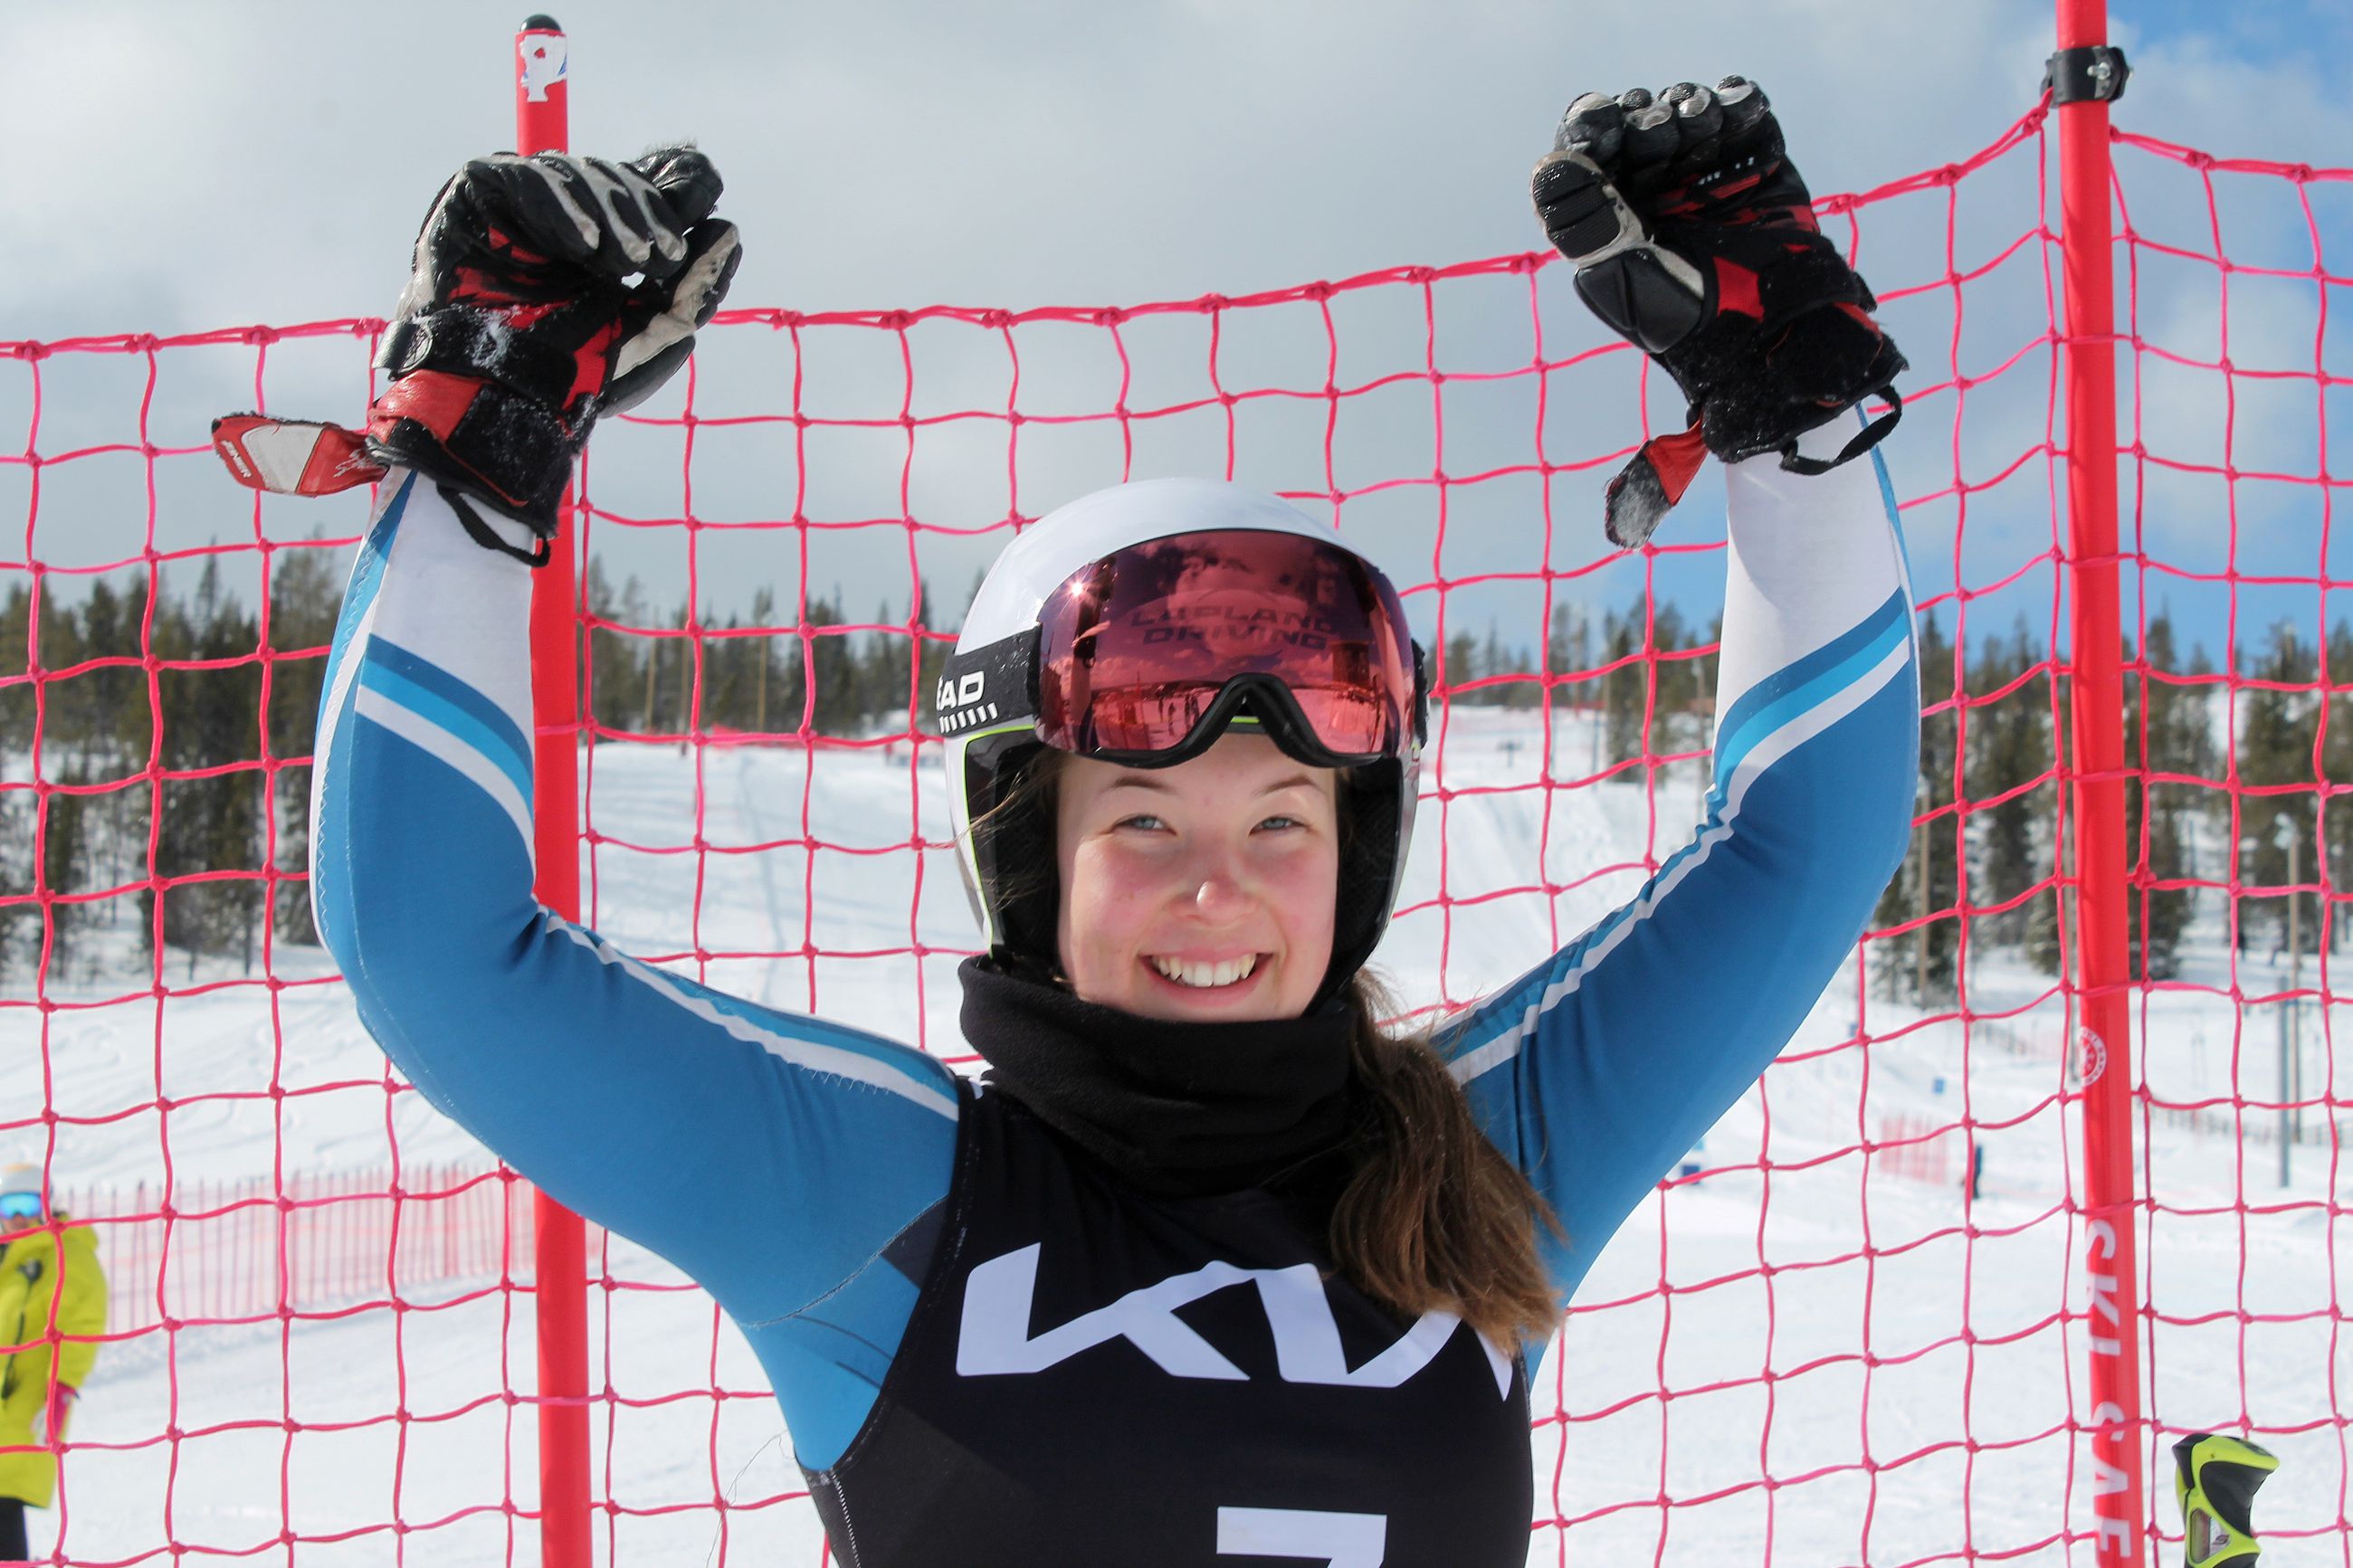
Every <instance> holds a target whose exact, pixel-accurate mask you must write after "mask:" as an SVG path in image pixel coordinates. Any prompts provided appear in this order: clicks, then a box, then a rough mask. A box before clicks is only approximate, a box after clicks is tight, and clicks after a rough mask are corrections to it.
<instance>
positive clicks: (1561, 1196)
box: [1437, 428, 1920, 1300]
mask: <svg viewBox="0 0 2353 1568" xmlns="http://www.w3.org/2000/svg"><path fill="white" fill-rule="evenodd" d="M1845 434H1846V431H1845V430H1844V429H1843V428H1838V429H1835V430H1828V429H1826V430H1824V431H1820V432H1815V433H1814V434H1813V435H1811V436H1810V437H1808V442H1809V443H1810V445H1809V446H1808V448H1807V449H1808V451H1809V453H1810V454H1811V453H1812V452H1813V451H1814V449H1815V447H1816V446H1818V445H1820V444H1821V443H1824V442H1827V443H1828V446H1829V447H1830V448H1831V449H1834V448H1835V447H1836V446H1837V444H1838V442H1839V440H1840V439H1842V438H1843V437H1844V436H1845ZM1725 485H1726V489H1727V492H1728V497H1729V501H1730V513H1731V515H1730V520H1729V527H1730V544H1729V547H1728V549H1727V552H1726V554H1727V557H1728V576H1727V581H1726V583H1725V612H1724V642H1723V657H1722V660H1721V665H1720V668H1721V674H1720V676H1719V685H1718V689H1717V693H1716V709H1715V712H1716V726H1715V778H1714V783H1713V785H1712V787H1711V788H1710V790H1709V792H1708V795H1707V799H1706V805H1705V812H1704V818H1703V820H1702V822H1701V824H1700V826H1699V829H1698V832H1697V834H1696V836H1695V837H1694V838H1693V839H1692V840H1691V842H1690V843H1688V844H1685V845H1684V846H1683V847H1681V848H1679V849H1678V850H1676V851H1675V853H1674V854H1672V856H1670V857H1669V858H1667V860H1666V861H1665V862H1664V863H1663V864H1662V865H1661V866H1660V868H1658V871H1657V872H1656V874H1654V875H1653V876H1652V877H1651V879H1650V880H1649V881H1648V882H1646V883H1645V884H1644V885H1643V887H1642V888H1641V890H1640V891H1639V892H1638V893H1637V894H1636V895H1635V896H1634V898H1633V899H1632V900H1631V901H1630V902H1628V903H1627V904H1626V905H1624V906H1623V907H1622V908H1620V909H1619V910H1615V911H1614V912H1612V913H1611V914H1609V916H1608V917H1606V918H1605V919H1603V920H1602V921H1600V922H1599V923H1598V924H1597V925H1595V926H1594V927H1593V929H1592V930H1590V931H1587V932H1586V933H1585V934H1584V935H1583V936H1581V937H1579V938H1578V939H1577V941H1576V942H1572V943H1571V944H1570V945H1569V946H1568V947H1567V948H1565V949H1563V950H1562V951H1561V952H1558V953H1556V954H1555V955H1554V956H1553V957H1552V958H1551V959H1550V960H1548V961H1547V962H1546V963H1543V964H1541V965H1539V966H1538V967H1537V968H1535V970H1533V971H1531V972H1530V973H1527V974H1526V975H1525V976H1523V977H1522V978H1521V979H1520V980H1519V981H1517V982H1516V983H1515V984H1513V985H1511V986H1509V987H1508V988H1506V989H1505V990H1504V991H1503V992H1502V993H1501V994H1497V995H1495V996H1493V997H1491V998H1489V999H1488V1000H1487V1001H1486V1002H1485V1003H1483V1004H1482V1005H1480V1006H1478V1007H1477V1008H1475V1009H1472V1010H1471V1011H1469V1012H1467V1013H1465V1014H1463V1015H1461V1016H1459V1017H1457V1018H1455V1019H1453V1020H1451V1021H1450V1022H1449V1023H1448V1025H1447V1026H1444V1027H1443V1028H1442V1029H1441V1030H1440V1033H1439V1036H1438V1039H1437V1045H1438V1047H1439V1050H1440V1054H1441V1055H1443V1056H1444V1057H1446V1058H1447V1059H1448V1061H1449V1063H1450V1066H1451V1069H1452V1071H1453V1073H1454V1076H1455V1079H1456V1080H1457V1081H1459V1082H1461V1084H1462V1085H1463V1088H1464V1090H1465V1092H1466V1093H1468V1095H1469V1096H1470V1099H1471V1102H1472V1110H1473V1112H1474V1113H1475V1114H1476V1115H1477V1116H1478V1118H1479V1120H1480V1123H1481V1125H1482V1127H1484V1128H1485V1129H1486V1131H1487V1133H1488V1136H1489V1137H1491V1138H1492V1139H1493V1140H1494V1141H1495V1142H1496V1144H1497V1146H1498V1147H1500V1148H1501V1149H1503V1150H1504V1152H1506V1153H1507V1154H1509V1155H1511V1156H1512V1157H1513V1158H1514V1160H1515V1161H1516V1163H1518V1164H1519V1166H1520V1168H1521V1169H1522V1170H1523V1171H1525V1172H1526V1173H1527V1174H1528V1177H1529V1179H1530V1181H1531V1182H1533V1183H1534V1184H1535V1187H1536V1190H1537V1191H1538V1192H1539V1193H1540V1194H1543V1196H1544V1197H1545V1198H1546V1200H1547V1201H1548V1202H1550V1204H1551V1205H1552V1206H1553V1210H1554V1213H1555V1214H1556V1216H1557V1217H1558V1218H1559V1220H1560V1223H1561V1226H1562V1229H1563V1231H1564V1232H1565V1233H1566V1240H1565V1241H1562V1242H1556V1243H1548V1244H1547V1247H1546V1264H1547V1267H1548V1268H1549V1269H1550V1271H1551V1274H1552V1277H1553V1279H1554V1282H1555V1285H1556V1288H1557V1289H1558V1290H1559V1292H1560V1294H1561V1296H1562V1298H1563V1299H1564V1300H1566V1299H1567V1297H1568V1296H1569V1295H1570V1294H1572V1293H1573V1292H1574V1291H1575V1289H1577V1284H1578V1282H1579V1281H1580V1280H1582V1279H1584V1278H1585V1274H1586V1271H1587V1270H1588V1268H1591V1267H1592V1265H1593V1260H1594V1258H1596V1257H1597V1256H1599V1253H1600V1251H1601V1248H1602V1247H1603V1246H1604V1245H1605V1244H1606V1243H1607V1242H1608V1241H1609V1237H1610V1236H1611V1235H1612V1234H1613V1233H1614V1232H1615V1231H1616V1230H1617V1228H1618V1226H1620V1224H1621V1223H1623V1221H1624V1220H1625V1218H1626V1215H1628V1214H1629V1213H1630V1212H1631V1211H1632V1209H1633V1207H1634V1205H1636V1204H1638V1203H1640V1202H1641V1200H1642V1197H1643V1194H1646V1193H1648V1192H1649V1191H1650V1190H1651V1187H1652V1186H1653V1185H1655V1184H1657V1182H1658V1180H1659V1178H1660V1177H1661V1176H1662V1174H1664V1173H1666V1172H1667V1171H1668V1170H1670V1169H1671V1168H1672V1166H1673V1164H1674V1163H1675V1161H1676V1160H1678V1159H1679V1158H1681V1157H1682V1155H1683V1153H1684V1152H1686V1151H1687V1150H1689V1149H1690V1148H1691V1146H1692V1145H1693V1144H1694V1142H1697V1141H1698V1139H1699V1137H1700V1136H1701V1134H1703V1133H1704V1132H1705V1131H1707V1129H1708V1128H1709V1127H1711V1126H1713V1125H1714V1124H1715V1121H1716V1120H1717V1118H1719V1117H1720V1116H1722V1115H1723V1114H1724V1112H1725V1110H1726V1109H1728V1108H1729V1107H1730V1106H1731V1104H1732V1103H1733V1101H1735V1100H1737V1099H1739V1097H1740V1096H1741V1094H1742V1093H1743V1092H1744V1091H1745V1090H1746V1089H1747V1088H1748V1086H1749V1084H1751V1083H1752V1082H1754V1081H1755V1080H1756V1079H1757V1076H1758V1075H1759V1074H1761V1073H1762V1072H1763V1071H1764V1070H1765V1068H1766V1067H1767V1064H1769V1063H1770V1062H1771V1061H1772V1059H1773V1058H1774V1057H1775V1056H1776V1055H1778V1053H1779V1051H1780V1049H1781V1047H1782V1046H1783V1045H1785V1044H1786V1043H1788V1038H1789V1037H1790V1036H1791V1035H1792V1034H1793V1033H1795V1032H1796V1030H1797V1027H1798V1026H1799V1024H1800V1023H1802V1022H1803V1021H1804V1019H1805V1016H1806V1014H1807V1012H1808V1011H1809V1010H1810V1008H1811V1007H1812V1005H1813V1004H1814V1002H1815V1000H1816V999H1817V998H1818V997H1819V996H1820V994H1821V991H1822V987H1823V986H1824V985H1825V984H1828V983H1829V981H1830V979H1831V975H1832V974H1833V973H1835V972H1836V970H1837V969H1838V967H1839V964H1840V963H1841V961H1842V960H1843V959H1844V958H1845V956H1846V954H1847V952H1849V950H1851V949H1852V947H1853V945H1854V942H1855V940H1856V939H1857V938H1858V937H1859V936H1860V935H1861V934H1862V931H1863V928H1864V926H1865V924H1866V923H1867V921H1869V918H1870V915H1871V911H1872V909H1873V905H1874V904H1875V903H1876V902H1877V900H1878V897H1879V894H1880V891H1881V889H1883V888H1884V887H1885V886H1886V885H1887V879H1888V878H1889V877H1890V876H1891V875H1893V874H1894V869H1895V868H1896V866H1897V865H1898V864H1899V863H1900V862H1901V861H1902V859H1903V858H1904V850H1905V843H1906V840H1907V838H1908V837H1909V831H1910V826H1911V820H1912V804H1913V794H1914V787H1915V773H1916V770H1917V767H1918V755H1919V728H1920V698H1919V681H1918V675H1917V671H1916V668H1915V664H1914V653H1913V642H1912V606H1911V598H1910V592H1909V587H1908V584H1907V583H1906V580H1905V566H1904V554H1903V545H1902V542H1901V539H1900V537H1899V535H1898V533H1897V529H1896V521H1895V512H1894V498H1893V495H1892V493H1891V492H1890V491H1889V490H1888V489H1887V485H1886V479H1885V475H1884V472H1883V469H1881V468H1880V466H1879V460H1878V457H1877V455H1876V454H1873V458H1872V460H1871V462H1870V463H1868V464H1865V463H1862V462H1854V463H1849V464H1846V465H1844V466H1842V467H1841V468H1836V469H1833V470H1832V471H1831V472H1830V473H1827V474H1822V475H1820V476H1815V477H1801V476H1798V475H1794V474H1788V473H1784V472H1782V471H1781V470H1780V468H1779V467H1778V460H1777V459H1775V458H1769V457H1768V458H1753V459H1751V460H1749V461H1747V462H1745V463H1738V464H1735V465H1733V466H1732V467H1731V468H1730V469H1729V470H1728V472H1727V474H1726V479H1725Z"/></svg>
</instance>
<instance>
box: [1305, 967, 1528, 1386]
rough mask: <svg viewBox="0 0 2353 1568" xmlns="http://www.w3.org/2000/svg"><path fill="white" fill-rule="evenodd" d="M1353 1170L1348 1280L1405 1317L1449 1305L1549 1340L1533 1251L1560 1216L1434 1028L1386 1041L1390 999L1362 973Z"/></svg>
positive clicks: (1343, 1226) (1338, 1225)
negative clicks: (1487, 1125)
mask: <svg viewBox="0 0 2353 1568" xmlns="http://www.w3.org/2000/svg"><path fill="white" fill-rule="evenodd" d="M1343 999H1344V1000H1345V1002H1346V1003H1347V1005H1348V1007H1349V1010H1350V1011H1351V1012H1353V1013H1354V1014H1355V1015H1356V1042H1355V1049H1354V1058H1355V1068H1356V1088H1357V1094H1356V1128H1355V1131H1354V1136H1353V1139H1352V1142H1353V1143H1354V1145H1355V1148H1356V1174H1355V1175H1354V1176H1353V1177H1351V1178H1350V1180H1349V1182H1348V1185H1347V1187H1346V1189H1345V1191H1344V1192H1343V1193H1342V1194H1341V1195H1340V1203H1339V1206H1338V1207H1336V1208H1335V1209H1334V1210H1333V1213H1332V1237H1331V1241H1332V1258H1333V1260H1334V1261H1335V1262H1336V1263H1337V1264H1338V1265H1339V1266H1340V1272H1341V1273H1343V1274H1345V1275H1346V1276H1347V1277H1348V1280H1349V1282H1350V1283H1351V1284H1353V1285H1355V1286H1356V1289H1359V1290H1362V1291H1363V1292H1365V1294H1366V1295H1367V1296H1370V1297H1372V1298H1373V1299H1374V1300H1377V1301H1379V1302H1381V1303H1383V1304H1384V1305H1386V1306H1388V1307H1389V1308H1390V1309H1391V1310H1395V1311H1398V1312H1400V1313H1403V1314H1405V1315H1407V1316H1409V1317H1418V1316H1419V1315H1420V1314H1421V1313H1423V1312H1426V1311H1429V1310H1431V1309H1432V1308H1442V1309H1444V1310H1447V1311H1450V1312H1452V1313H1454V1314H1455V1315H1456V1316H1457V1317H1459V1318H1461V1320H1462V1321H1464V1322H1466V1323H1469V1324H1470V1325H1471V1326H1472V1328H1474V1329H1477V1330H1478V1331H1480V1332H1481V1333H1482V1334H1485V1335H1486V1336H1487V1337H1488V1338H1490V1339H1493V1340H1495V1341H1497V1342H1503V1343H1510V1342H1514V1341H1515V1340H1521V1339H1527V1340H1541V1339H1543V1338H1544V1337H1545V1336H1546V1335H1547V1334H1549V1333H1551V1332H1552V1331H1553V1328H1554V1327H1555V1325H1556V1323H1557V1322H1558V1321H1559V1319H1560V1305H1559V1302H1558V1301H1557V1300H1556V1299H1555V1297H1554V1295H1553V1289H1552V1283H1551V1280H1550V1279H1548V1278H1547V1277H1546V1273H1545V1268H1544V1263H1543V1261H1542V1259H1541V1258H1539V1257H1538V1256H1537V1251H1536V1232H1537V1229H1538V1227H1539V1226H1541V1227H1542V1228H1544V1229H1545V1230H1546V1232H1548V1233H1549V1234H1551V1235H1553V1236H1555V1237H1557V1236H1559V1235H1560V1234H1561V1231H1560V1222H1559V1221H1558V1220H1557V1219H1556V1218H1555V1217H1554V1215H1553V1212H1552V1208H1551V1206H1550V1205H1547V1204H1546V1202H1545V1201H1544V1199H1543V1197H1542V1196H1541V1195H1539V1194H1537V1192H1536V1190H1535V1188H1534V1187H1533V1186H1531V1185H1529V1184H1528V1179H1527V1177H1526V1176H1525V1175H1524V1174H1522V1173H1521V1171H1520V1168H1519V1167H1518V1166H1517V1165H1514V1164H1513V1163H1512V1162H1511V1161H1509V1160H1507V1159H1505V1158H1504V1152H1503V1151H1502V1150H1500V1149H1498V1148H1496V1147H1495V1145H1494V1144H1493V1142H1490V1141H1489V1139H1488V1138H1487V1135H1486V1134H1485V1133H1483V1132H1482V1131H1480V1130H1479V1124H1478V1122H1477V1121H1474V1120H1473V1119H1472V1115H1471V1102H1470V1100H1468V1099H1466V1098H1465V1097H1464V1095H1463V1093H1462V1086H1461V1084H1458V1083H1456V1082H1455V1081H1454V1075H1453V1074H1452V1073H1451V1072H1449V1071H1447V1070H1446V1064H1445V1062H1443V1061H1441V1060H1440V1058H1439V1056H1438V1053H1437V1052H1436V1051H1434V1050H1432V1049H1431V1048H1430V1037H1429V1036H1428V1035H1427V1034H1413V1035H1392V1034H1390V1033H1389V1032H1388V1030H1387V1029H1385V1028H1384V1027H1383V1026H1382V1025H1381V1020H1382V1019H1383V1018H1384V1017H1388V1016H1394V1014H1395V1012H1396V1007H1395V1005H1394V1004H1393V1003H1392V1002H1391V1001H1390V999H1389V997H1388V993H1387V992H1386V991H1385V990H1384V989H1383V987H1382V985H1381V984H1380V982H1379V981H1378V980H1377V979H1375V978H1374V977H1373V976H1372V974H1371V973H1369V972H1367V971H1365V970H1358V971H1357V972H1356V976H1355V977H1354V978H1353V979H1351V980H1350V981H1349V982H1348V985H1347V989H1346V990H1345V992H1344V993H1343Z"/></svg>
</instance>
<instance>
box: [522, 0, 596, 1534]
mask: <svg viewBox="0 0 2353 1568" xmlns="http://www.w3.org/2000/svg"><path fill="white" fill-rule="evenodd" d="M566 81H567V73H566V47H565V39H564V29H563V28H562V27H561V26H557V24H556V21H555V18H554V17H553V16H538V15H534V16H526V17H524V18H523V23H522V29H521V30H520V31H518V32H517V33H516V34H515V151H516V152H518V153H560V152H563V151H564V150H565V144H566V143H567V142H569V141H570V139H571V132H570V127H569V126H568V124H567V123H566V111H567V110H568V108H569V93H570V89H569V88H568V87H567V86H566ZM556 516H557V518H558V519H559V522H558V526H557V529H556V534H555V539H554V542H553V544H552V545H551V546H550V548H549V552H548V562H547V564H546V565H545V566H543V567H542V568H541V569H540V570H539V571H538V572H537V573H534V574H533V577H532V589H531V702H532V713H533V742H532V822H533V834H532V851H533V860H534V861H535V862H536V864H537V866H538V881H537V883H536V884H535V887H534V889H533V890H534V891H535V892H536V894H537V895H538V898H539V901H540V902H541V903H543V904H544V905H546V906H547V907H548V908H549V909H551V910H554V911H555V912H556V913H557V914H559V915H562V916H563V917H564V918H565V919H566V920H575V921H576V920H578V919H579V918H580V848H579V845H580V808H579V798H580V796H579V781H580V771H579V753H578V751H577V750H576V748H577V746H578V744H579V711H578V692H579V689H580V679H579V639H578V630H579V622H578V620H577V618H576V616H575V605H574V599H575V597H576V595H577V589H576V588H575V578H574V569H573V561H572V554H573V551H572V489H571V487H570V486H568V485H567V486H565V491H564V500H563V503H562V504H561V505H560V506H559V507H558V508H557V510H556ZM532 1207H533V1281H534V1287H535V1288H534V1289H533V1304H534V1312H535V1317H536V1326H537V1329H538V1336H537V1337H538V1341H539V1560H540V1562H541V1563H542V1564H543V1568H589V1549H588V1542H589V1535H588V1249H587V1243H586V1237H585V1236H584V1235H583V1232H582V1228H581V1224H580V1216H579V1215H576V1214H574V1213H573V1212H572V1211H571V1210H569V1209H567V1208H565V1206H564V1205H561V1204H559V1203H557V1202H556V1201H555V1200H554V1199H553V1198H551V1197H549V1196H548V1195H547V1194H545V1193H543V1192H539V1191H537V1190H536V1189H534V1190H533V1194H532Z"/></svg>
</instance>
